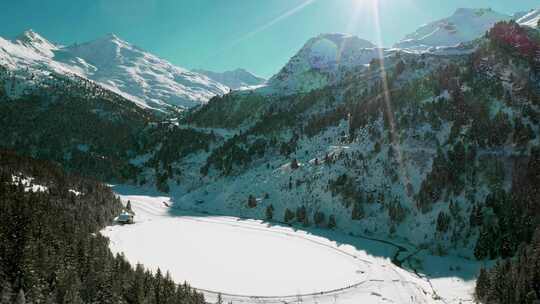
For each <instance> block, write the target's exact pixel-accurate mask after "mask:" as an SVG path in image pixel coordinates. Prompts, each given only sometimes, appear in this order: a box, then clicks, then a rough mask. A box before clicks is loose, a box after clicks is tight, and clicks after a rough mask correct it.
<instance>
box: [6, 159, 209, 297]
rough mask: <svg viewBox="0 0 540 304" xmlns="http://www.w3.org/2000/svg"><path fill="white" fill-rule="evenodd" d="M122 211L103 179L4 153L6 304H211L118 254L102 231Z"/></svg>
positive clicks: (189, 289) (183, 286) (167, 277)
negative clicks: (114, 251)
mask: <svg viewBox="0 0 540 304" xmlns="http://www.w3.org/2000/svg"><path fill="white" fill-rule="evenodd" d="M121 208H122V207H121V204H120V201H119V200H118V199H117V198H116V197H115V196H114V194H113V193H112V191H111V190H110V188H109V187H107V186H105V185H103V184H100V183H98V182H95V181H91V180H87V179H83V178H79V177H77V176H74V175H67V174H65V173H64V172H63V170H62V169H61V168H60V167H59V166H57V165H53V164H51V163H49V162H45V161H36V160H32V159H28V158H25V157H20V156H18V155H16V154H14V153H12V152H5V151H2V152H0V239H1V240H2V242H0V302H1V303H17V304H22V303H70V304H76V303H115V304H117V303H156V304H158V303H171V304H172V303H178V304H179V303H201V304H202V303H204V298H203V296H202V295H200V294H198V293H196V292H194V291H193V290H192V289H191V288H190V287H189V286H188V285H179V286H177V285H176V284H175V283H174V282H173V281H172V280H171V278H170V277H169V276H168V274H163V273H161V272H160V271H158V272H157V273H151V272H149V271H147V270H145V269H144V267H143V266H142V265H137V267H136V268H135V269H133V268H132V266H131V265H130V264H129V263H128V262H127V261H126V260H125V259H124V257H122V256H113V255H112V253H111V252H110V250H109V248H108V240H107V239H106V238H105V237H103V236H101V234H100V233H98V231H99V230H100V229H101V228H103V227H104V226H105V225H107V224H110V223H111V221H112V219H113V217H114V216H115V215H117V214H118V212H119V211H120V210H121Z"/></svg>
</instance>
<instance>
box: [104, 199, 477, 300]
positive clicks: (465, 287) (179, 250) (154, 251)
mask: <svg viewBox="0 0 540 304" xmlns="http://www.w3.org/2000/svg"><path fill="white" fill-rule="evenodd" d="M120 197H121V198H122V200H123V201H124V203H126V202H127V201H128V200H130V201H131V205H132V208H133V210H134V211H135V213H136V217H135V224H133V225H124V226H122V225H115V226H110V227H107V228H105V229H104V230H103V231H102V232H101V233H102V234H103V235H105V236H107V237H109V238H110V240H111V243H110V248H111V250H112V251H113V252H114V253H120V252H123V253H124V254H125V255H126V258H127V259H128V260H129V261H130V262H131V263H133V264H135V263H137V262H140V263H142V264H144V265H145V266H146V267H149V268H150V269H153V270H156V269H157V268H158V267H159V268H161V269H162V271H163V272H166V271H169V272H170V274H171V276H172V277H173V279H175V281H177V282H178V283H182V282H184V281H187V282H188V283H189V284H191V285H192V286H193V287H195V288H197V289H199V291H201V292H203V293H204V294H205V296H206V298H207V299H208V301H209V302H214V301H215V299H216V296H217V294H218V293H221V294H222V295H223V298H224V300H225V301H226V302H229V301H232V302H233V303H297V302H299V301H302V302H304V303H345V304H349V303H350V304H353V303H360V302H361V303H459V302H462V303H467V302H472V296H471V293H470V291H471V290H472V286H473V284H474V281H472V280H469V281H465V280H461V279H458V278H455V277H443V278H439V279H432V280H428V279H426V278H424V277H423V276H422V277H419V276H417V275H415V274H414V273H413V272H409V271H406V270H403V269H401V268H399V267H397V266H395V265H394V264H392V263H391V261H390V259H389V257H391V256H392V255H393V253H394V252H395V250H396V249H395V247H393V246H391V245H389V244H384V243H380V242H377V241H370V240H358V239H357V238H352V237H349V236H346V235H342V234H339V233H337V232H332V231H324V232H323V231H321V233H320V234H318V233H316V231H313V230H312V229H311V230H307V231H303V230H295V229H293V228H291V227H287V226H282V225H270V224H268V223H264V222H262V221H257V220H247V219H240V218H235V217H228V216H211V215H205V214H196V213H192V212H187V211H180V210H176V209H174V208H171V207H170V206H173V204H172V202H171V199H170V198H169V197H164V196H157V195H134V194H125V193H124V195H120ZM314 232H315V233H314ZM335 240H338V242H336V241H335ZM351 244H352V245H351ZM423 259H427V260H430V259H429V257H423ZM437 259H438V260H437ZM430 261H431V266H430V267H435V268H437V267H436V266H433V265H438V264H441V265H445V266H443V269H444V267H447V265H448V263H449V262H448V261H446V260H445V259H444V258H434V257H433V259H431V260H430ZM471 268H474V269H475V266H474V265H473V266H471ZM434 288H435V289H434ZM439 289H440V290H439ZM439 297H442V299H439ZM359 301H360V302H359Z"/></svg>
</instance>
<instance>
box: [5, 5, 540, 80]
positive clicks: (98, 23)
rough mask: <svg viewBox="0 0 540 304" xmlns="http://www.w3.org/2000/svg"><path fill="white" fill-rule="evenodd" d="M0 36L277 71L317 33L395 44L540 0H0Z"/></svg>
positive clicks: (198, 64) (194, 64) (190, 63)
mask: <svg viewBox="0 0 540 304" xmlns="http://www.w3.org/2000/svg"><path fill="white" fill-rule="evenodd" d="M0 1H1V2H2V3H1V4H0V36H2V37H5V38H12V37H13V36H15V35H17V34H19V33H20V32H22V31H24V30H26V29H29V28H32V29H34V30H35V31H36V32H38V33H40V34H42V35H43V36H44V37H46V38H48V39H49V40H51V41H54V42H58V43H61V44H66V45H67V44H71V43H74V42H79V43H80V42H86V41H89V40H93V39H96V38H99V37H101V36H104V35H106V34H107V33H115V34H117V35H118V36H120V37H121V38H123V39H124V40H127V41H129V42H131V43H134V44H135V45H137V46H139V47H141V48H143V49H146V50H148V51H150V52H152V53H154V54H156V55H158V56H160V57H162V58H165V59H167V60H169V61H171V62H172V63H174V64H176V65H179V66H183V67H186V68H205V69H210V70H215V71H224V70H228V69H234V68H237V67H242V68H246V69H248V70H250V71H252V72H254V73H256V74H259V75H261V76H265V77H269V76H271V75H272V74H273V73H275V72H277V71H278V70H279V69H280V68H281V67H282V66H283V65H284V64H285V63H286V62H287V61H288V59H289V58H290V57H291V56H292V55H294V53H295V52H296V51H298V49H299V48H300V47H302V45H303V44H304V43H305V42H306V41H307V40H308V39H309V38H311V37H314V36H316V35H318V34H320V33H327V32H343V33H350V34H355V35H358V36H359V37H361V38H364V39H368V40H371V41H373V42H377V35H376V31H375V26H374V24H375V23H374V17H373V16H374V13H373V1H377V2H378V4H376V5H375V6H377V7H378V11H379V16H380V24H381V26H380V27H381V35H382V44H383V45H385V46H391V45H392V44H393V43H394V42H396V41H398V40H399V39H401V38H402V37H403V36H404V35H405V34H408V33H410V32H412V31H414V30H416V28H418V27H419V26H420V25H422V24H425V23H428V22H430V21H433V20H436V19H440V18H443V17H446V16H449V15H451V14H452V13H453V12H454V11H455V10H456V8H459V7H491V8H493V9H494V10H496V11H499V12H502V13H507V14H513V13H514V12H516V11H524V10H529V9H532V8H537V7H539V6H540V1H539V0H16V1H15V0H0Z"/></svg>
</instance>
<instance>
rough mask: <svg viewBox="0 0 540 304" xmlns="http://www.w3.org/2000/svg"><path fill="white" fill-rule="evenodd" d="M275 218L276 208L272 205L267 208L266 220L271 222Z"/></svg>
mask: <svg viewBox="0 0 540 304" xmlns="http://www.w3.org/2000/svg"><path fill="white" fill-rule="evenodd" d="M273 218H274V206H272V204H270V205H269V206H268V207H266V219H267V220H269V221H271V220H272V219H273Z"/></svg>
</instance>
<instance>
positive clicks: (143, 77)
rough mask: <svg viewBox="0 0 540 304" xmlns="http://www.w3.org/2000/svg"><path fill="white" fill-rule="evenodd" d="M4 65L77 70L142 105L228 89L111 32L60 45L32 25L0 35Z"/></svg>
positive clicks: (200, 99)
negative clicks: (20, 31)
mask: <svg viewBox="0 0 540 304" xmlns="http://www.w3.org/2000/svg"><path fill="white" fill-rule="evenodd" d="M0 64H1V65H5V66H6V67H7V68H8V69H10V70H23V69H24V70H28V71H31V72H32V73H34V74H37V75H41V74H44V73H45V74H47V71H49V72H50V71H54V72H57V73H68V74H69V73H73V74H77V75H79V76H82V77H85V78H88V79H90V80H93V81H95V82H97V83H99V84H101V85H102V86H103V87H105V88H107V89H110V90H112V91H114V92H116V93H118V94H120V95H122V96H124V97H126V98H128V99H130V100H132V101H133V102H135V103H137V104H138V105H139V106H141V107H144V108H150V109H154V110H159V111H165V112H166V111H168V110H170V109H171V108H172V107H171V106H174V107H177V108H180V109H186V108H191V107H193V106H196V105H200V104H202V103H205V102H207V101H208V100H209V99H210V98H212V97H213V96H215V95H220V94H224V93H226V92H228V88H227V87H226V86H225V85H222V84H221V83H218V82H216V81H213V80H211V79H209V78H208V77H207V76H204V75H202V74H198V73H195V72H191V71H189V70H187V69H184V68H180V67H177V66H175V65H173V64H171V63H170V62H168V61H166V60H163V59H161V58H158V57H157V56H155V55H153V54H151V53H148V52H146V51H144V50H142V49H140V48H138V47H136V46H134V45H132V44H130V43H128V42H126V41H124V40H122V39H120V38H118V37H117V36H115V35H113V34H110V35H108V36H106V37H104V38H101V39H97V40H95V41H91V42H88V43H83V44H75V45H71V46H67V47H65V46H58V45H55V44H54V43H51V42H49V41H48V40H47V39H45V38H43V37H42V36H40V35H39V34H37V33H35V32H33V31H31V30H29V31H26V32H24V33H23V34H21V35H19V36H18V37H17V38H16V39H15V40H13V41H9V40H6V39H1V38H0Z"/></svg>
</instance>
